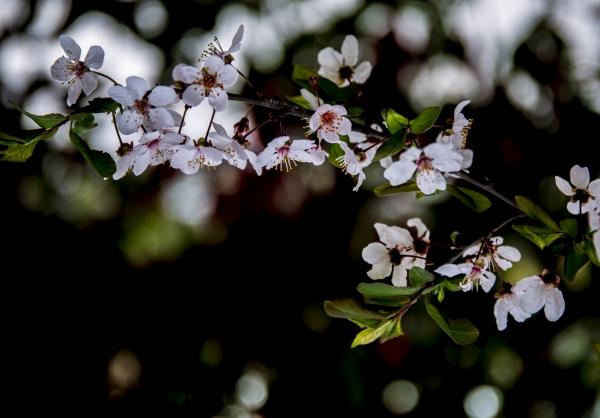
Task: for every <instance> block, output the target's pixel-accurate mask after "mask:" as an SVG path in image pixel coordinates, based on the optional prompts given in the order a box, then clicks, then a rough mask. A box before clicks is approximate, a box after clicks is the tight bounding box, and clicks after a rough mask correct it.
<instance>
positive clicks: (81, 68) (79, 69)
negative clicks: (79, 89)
mask: <svg viewBox="0 0 600 418" xmlns="http://www.w3.org/2000/svg"><path fill="white" fill-rule="evenodd" d="M68 68H69V70H70V71H71V72H72V73H73V75H74V76H76V77H79V78H81V76H82V75H83V73H85V72H86V71H87V68H86V66H85V64H84V63H83V62H82V61H71V62H70V63H69V65H68Z"/></svg>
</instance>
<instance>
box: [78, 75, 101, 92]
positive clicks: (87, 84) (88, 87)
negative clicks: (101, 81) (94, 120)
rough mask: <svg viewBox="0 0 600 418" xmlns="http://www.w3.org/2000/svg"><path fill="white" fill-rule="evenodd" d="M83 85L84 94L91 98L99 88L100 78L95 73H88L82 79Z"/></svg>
mask: <svg viewBox="0 0 600 418" xmlns="http://www.w3.org/2000/svg"><path fill="white" fill-rule="evenodd" d="M81 85H82V87H83V92H84V93H85V95H86V96H89V95H90V94H92V93H93V92H94V90H96V88H97V87H98V76H97V75H96V74H94V73H90V72H89V71H86V72H85V73H83V76H82V77H81Z"/></svg>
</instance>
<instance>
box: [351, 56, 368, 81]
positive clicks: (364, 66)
mask: <svg viewBox="0 0 600 418" xmlns="http://www.w3.org/2000/svg"><path fill="white" fill-rule="evenodd" d="M372 70H373V66H372V65H371V63H370V62H369V61H363V62H361V63H360V64H359V65H358V67H356V68H355V69H354V74H352V81H354V82H355V83H357V84H364V83H365V82H366V81H367V80H368V78H369V77H370V76H371V71H372Z"/></svg>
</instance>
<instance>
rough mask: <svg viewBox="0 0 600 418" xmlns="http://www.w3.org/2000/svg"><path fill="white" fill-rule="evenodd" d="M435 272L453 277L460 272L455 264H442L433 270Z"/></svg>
mask: <svg viewBox="0 0 600 418" xmlns="http://www.w3.org/2000/svg"><path fill="white" fill-rule="evenodd" d="M434 272H435V273H437V274H440V275H442V276H446V277H454V276H458V275H459V274H461V269H460V267H458V266H457V265H456V264H443V265H441V266H439V267H438V268H437V269H435V270H434Z"/></svg>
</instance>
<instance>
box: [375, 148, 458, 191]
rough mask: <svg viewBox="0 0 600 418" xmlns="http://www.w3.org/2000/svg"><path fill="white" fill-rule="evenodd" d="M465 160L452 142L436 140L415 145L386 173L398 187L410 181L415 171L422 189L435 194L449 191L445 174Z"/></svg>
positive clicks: (388, 178)
mask: <svg viewBox="0 0 600 418" xmlns="http://www.w3.org/2000/svg"><path fill="white" fill-rule="evenodd" d="M462 161H463V158H462V156H461V155H460V154H459V153H457V152H456V151H454V149H453V148H452V145H450V144H440V143H433V144H429V145H427V146H426V147H425V148H423V149H420V148H417V147H415V146H413V147H411V148H409V149H407V150H406V151H405V152H403V153H402V154H401V155H400V159H399V160H398V161H396V162H394V163H392V164H391V165H390V166H389V167H388V168H386V170H385V171H384V173H383V176H384V177H385V178H386V179H387V180H388V181H389V182H390V184H391V185H392V186H398V185H400V184H404V183H406V182H407V181H409V180H410V179H411V178H412V177H413V175H414V174H415V172H416V182H417V186H418V187H419V189H420V190H421V191H422V192H423V193H424V194H432V193H435V191H436V190H446V179H445V178H444V174H443V173H449V172H454V171H459V170H460V169H461V166H462Z"/></svg>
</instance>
